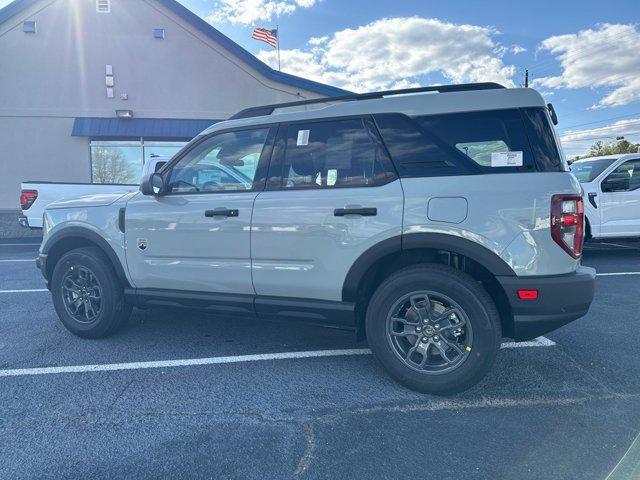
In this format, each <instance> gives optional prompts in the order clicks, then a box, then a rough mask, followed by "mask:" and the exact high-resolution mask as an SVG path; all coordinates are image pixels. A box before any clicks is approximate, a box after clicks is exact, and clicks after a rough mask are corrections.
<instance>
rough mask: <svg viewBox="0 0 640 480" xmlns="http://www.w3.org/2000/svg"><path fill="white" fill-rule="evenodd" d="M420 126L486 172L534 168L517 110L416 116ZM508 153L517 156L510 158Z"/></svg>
mask: <svg viewBox="0 0 640 480" xmlns="http://www.w3.org/2000/svg"><path fill="white" fill-rule="evenodd" d="M416 121H417V122H418V124H419V125H420V126H421V127H422V128H423V129H424V130H426V131H427V132H429V133H430V134H432V135H433V136H434V137H435V138H437V139H438V140H439V141H441V142H442V143H444V144H446V145H448V146H449V147H454V148H455V149H456V150H457V151H458V152H460V153H461V154H463V156H464V159H465V160H467V161H469V160H470V161H472V162H473V163H475V164H476V165H478V166H479V167H480V170H481V171H484V172H487V173H500V172H516V171H527V170H531V169H533V165H534V163H533V158H532V155H531V149H530V148H529V142H528V140H527V136H526V134H525V131H524V125H523V123H522V117H521V116H520V112H519V111H518V110H494V111H484V112H466V113H451V114H446V115H426V116H422V117H416ZM508 152H513V154H514V155H512V156H509V157H507V156H506V155H503V154H506V153H508Z"/></svg>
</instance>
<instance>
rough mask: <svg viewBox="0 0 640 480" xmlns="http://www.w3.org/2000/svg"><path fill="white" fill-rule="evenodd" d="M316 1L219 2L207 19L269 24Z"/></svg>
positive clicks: (253, 0) (209, 20) (221, 0)
mask: <svg viewBox="0 0 640 480" xmlns="http://www.w3.org/2000/svg"><path fill="white" fill-rule="evenodd" d="M315 4H316V0H217V1H216V3H215V7H214V10H213V11H212V12H211V13H210V14H209V15H208V16H207V17H206V20H207V21H208V22H211V23H220V22H224V21H227V22H229V23H234V24H242V25H254V24H255V23H256V22H258V21H263V22H268V21H271V20H272V19H273V18H276V17H280V16H282V15H290V14H291V13H293V12H294V11H295V10H296V9H298V8H310V7H313V6H314V5H315Z"/></svg>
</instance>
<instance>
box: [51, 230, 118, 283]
mask: <svg viewBox="0 0 640 480" xmlns="http://www.w3.org/2000/svg"><path fill="white" fill-rule="evenodd" d="M69 238H82V239H84V240H88V241H89V242H91V243H94V244H95V245H96V246H97V247H98V248H100V250H102V251H103V252H104V254H105V255H106V256H107V258H108V259H109V262H110V263H111V265H112V266H113V269H114V271H115V272H116V275H117V277H118V279H119V280H120V281H121V282H123V285H125V286H128V285H129V280H128V279H127V276H126V274H125V272H124V268H123V267H122V263H121V262H120V259H119V258H118V255H116V252H115V251H114V250H113V247H112V246H111V245H109V242H107V241H106V240H105V239H104V238H102V237H101V236H100V235H99V234H97V233H96V232H94V231H93V230H90V229H88V228H85V227H66V228H63V229H61V230H59V231H57V232H56V233H54V234H53V235H51V236H50V237H49V238H47V241H46V242H45V243H44V245H43V246H42V254H43V255H49V252H50V251H51V249H52V248H54V247H55V246H56V245H57V244H59V243H60V242H61V241H63V240H65V239H69ZM47 280H48V281H49V280H50V279H49V278H47Z"/></svg>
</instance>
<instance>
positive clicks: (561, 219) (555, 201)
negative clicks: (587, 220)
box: [551, 195, 584, 258]
mask: <svg viewBox="0 0 640 480" xmlns="http://www.w3.org/2000/svg"><path fill="white" fill-rule="evenodd" d="M583 228H584V206H583V204H582V197H581V196H580V195H553V196H552V197H551V238H553V240H555V242H556V243H557V244H558V245H560V246H561V247H562V249H563V250H564V251H565V252H567V253H568V254H569V255H571V256H572V257H573V258H580V254H581V253H582V233H583V231H584V230H583Z"/></svg>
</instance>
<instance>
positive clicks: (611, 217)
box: [600, 160, 640, 236]
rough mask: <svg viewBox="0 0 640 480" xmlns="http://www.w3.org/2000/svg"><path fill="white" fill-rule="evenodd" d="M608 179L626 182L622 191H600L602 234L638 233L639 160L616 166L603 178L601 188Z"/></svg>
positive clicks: (633, 234) (639, 221)
mask: <svg viewBox="0 0 640 480" xmlns="http://www.w3.org/2000/svg"><path fill="white" fill-rule="evenodd" d="M610 179H618V180H624V181H625V182H628V183H627V184H626V185H625V187H624V188H625V189H624V191H623V190H621V191H609V192H605V191H603V192H602V201H601V204H600V208H601V211H602V213H601V215H602V236H638V235H640V160H629V161H627V162H624V163H623V164H621V165H620V166H618V167H617V168H616V169H615V170H614V171H613V172H612V173H611V174H609V175H608V176H607V177H606V178H605V180H603V182H602V183H601V189H603V190H604V189H605V182H607V180H610Z"/></svg>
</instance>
